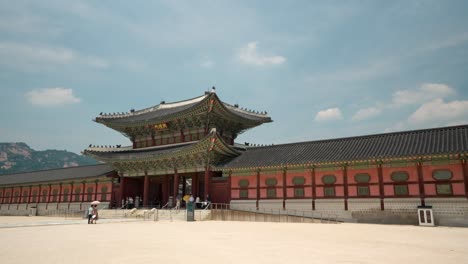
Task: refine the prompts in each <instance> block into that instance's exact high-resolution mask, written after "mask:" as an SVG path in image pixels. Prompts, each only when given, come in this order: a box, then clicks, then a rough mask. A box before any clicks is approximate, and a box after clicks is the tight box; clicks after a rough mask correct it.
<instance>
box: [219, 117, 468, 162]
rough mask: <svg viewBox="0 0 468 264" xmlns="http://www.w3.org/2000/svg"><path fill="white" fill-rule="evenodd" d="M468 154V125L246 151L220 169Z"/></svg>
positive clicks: (254, 148)
mask: <svg viewBox="0 0 468 264" xmlns="http://www.w3.org/2000/svg"><path fill="white" fill-rule="evenodd" d="M449 154H461V155H467V154H468V125H463V126H453V127H442V128H433V129H423V130H414V131H404V132H395V133H386V134H376V135H368V136H358V137H348V138H337V139H329V140H318V141H309V142H299V143H291V144H282V145H274V146H267V147H248V148H246V151H244V152H243V153H242V155H240V156H238V157H236V158H234V159H232V160H231V161H229V162H227V163H226V164H224V165H223V166H222V167H220V168H222V169H230V168H248V167H265V166H281V165H289V164H320V163H330V162H346V161H362V160H376V159H391V158H399V157H420V156H428V155H429V156H430V155H449Z"/></svg>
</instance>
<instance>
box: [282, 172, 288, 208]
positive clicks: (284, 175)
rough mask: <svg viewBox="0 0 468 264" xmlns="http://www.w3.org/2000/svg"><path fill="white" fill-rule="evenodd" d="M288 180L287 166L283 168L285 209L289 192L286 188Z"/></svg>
mask: <svg viewBox="0 0 468 264" xmlns="http://www.w3.org/2000/svg"><path fill="white" fill-rule="evenodd" d="M287 185H288V184H287V182H286V168H283V210H285V209H286V196H287V195H288V192H287V190H286V187H287Z"/></svg>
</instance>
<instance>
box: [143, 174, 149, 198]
mask: <svg viewBox="0 0 468 264" xmlns="http://www.w3.org/2000/svg"><path fill="white" fill-rule="evenodd" d="M143 184H144V185H143V207H148V199H149V185H150V179H149V176H148V172H147V171H145V182H144V183H143Z"/></svg>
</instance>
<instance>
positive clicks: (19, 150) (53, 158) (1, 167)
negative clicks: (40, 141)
mask: <svg viewBox="0 0 468 264" xmlns="http://www.w3.org/2000/svg"><path fill="white" fill-rule="evenodd" d="M97 163H98V162H97V161H96V160H94V159H92V158H89V157H85V156H82V155H78V154H75V153H73V152H68V151H65V150H44V151H36V150H34V149H31V148H30V147H29V146H28V145H26V144H25V143H0V175H1V174H10V173H16V172H24V171H34V170H45V169H55V168H67V167H75V166H81V165H92V164H97Z"/></svg>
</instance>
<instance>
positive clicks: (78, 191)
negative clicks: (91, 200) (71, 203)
mask: <svg viewBox="0 0 468 264" xmlns="http://www.w3.org/2000/svg"><path fill="white" fill-rule="evenodd" d="M80 193H81V189H80V188H76V189H75V202H79V201H80V200H81V197H80Z"/></svg>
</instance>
